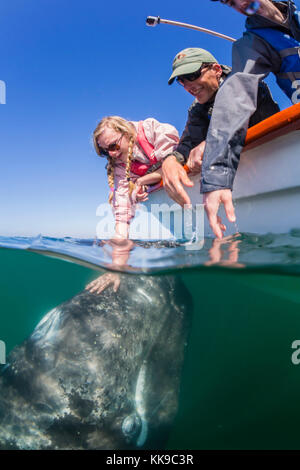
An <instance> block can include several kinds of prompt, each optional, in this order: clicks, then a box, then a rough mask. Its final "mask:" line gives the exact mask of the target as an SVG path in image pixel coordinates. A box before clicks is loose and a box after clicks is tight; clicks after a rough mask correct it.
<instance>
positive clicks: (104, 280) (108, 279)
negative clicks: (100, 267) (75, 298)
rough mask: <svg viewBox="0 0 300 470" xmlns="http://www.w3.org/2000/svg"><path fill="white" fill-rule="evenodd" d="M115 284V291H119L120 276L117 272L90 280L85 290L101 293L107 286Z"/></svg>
mask: <svg viewBox="0 0 300 470" xmlns="http://www.w3.org/2000/svg"><path fill="white" fill-rule="evenodd" d="M111 285H112V286H113V290H114V292H117V290H118V289H119V286H120V276H119V274H117V273H106V274H103V275H102V276H100V277H97V279H95V280H94V281H92V282H90V283H89V284H88V285H87V286H86V288H85V290H88V291H90V292H91V293H92V294H101V292H103V291H104V290H105V289H106V288H107V287H109V286H111Z"/></svg>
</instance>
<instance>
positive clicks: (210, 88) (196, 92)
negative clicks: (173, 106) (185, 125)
mask: <svg viewBox="0 0 300 470" xmlns="http://www.w3.org/2000/svg"><path fill="white" fill-rule="evenodd" d="M221 75H222V68H221V66H220V65H219V64H212V65H210V66H207V67H203V69H202V72H201V75H200V77H199V78H197V79H196V80H193V81H189V80H185V79H184V75H183V76H182V78H183V80H182V81H181V84H182V85H183V87H184V89H185V90H186V91H188V92H189V93H190V94H191V95H193V96H194V97H195V98H196V99H197V101H198V102H199V103H200V104H204V103H207V102H208V101H210V100H211V99H212V97H213V96H214V94H215V93H216V92H217V90H218V88H219V81H220V78H221Z"/></svg>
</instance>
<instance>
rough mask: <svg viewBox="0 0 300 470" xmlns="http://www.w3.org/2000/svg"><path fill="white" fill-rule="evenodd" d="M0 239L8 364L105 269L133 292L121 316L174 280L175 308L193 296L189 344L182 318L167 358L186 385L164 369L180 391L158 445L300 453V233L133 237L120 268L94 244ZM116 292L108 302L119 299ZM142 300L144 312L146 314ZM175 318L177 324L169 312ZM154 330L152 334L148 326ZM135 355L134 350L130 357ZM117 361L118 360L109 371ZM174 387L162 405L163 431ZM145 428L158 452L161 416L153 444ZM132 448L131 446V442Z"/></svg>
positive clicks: (2, 331) (0, 332)
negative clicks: (182, 239)
mask: <svg viewBox="0 0 300 470" xmlns="http://www.w3.org/2000/svg"><path fill="white" fill-rule="evenodd" d="M0 244H1V246H2V247H3V248H1V249H0V298H1V303H0V305H1V323H0V340H2V341H4V342H5V344H6V348H7V351H6V354H7V357H8V362H9V357H10V356H9V353H10V351H13V350H14V348H16V346H17V345H20V344H22V343H23V342H24V341H25V340H26V338H28V337H29V336H30V335H31V334H32V332H33V330H34V329H35V327H36V326H37V324H38V323H39V322H40V321H41V320H42V318H43V317H44V316H45V315H46V314H47V313H48V312H49V311H51V310H52V309H54V308H56V307H57V306H59V305H60V304H62V303H63V302H66V301H68V300H69V299H71V298H73V297H75V298H76V296H77V295H78V294H79V293H80V292H81V291H83V290H84V289H85V286H86V285H87V284H88V283H89V282H91V281H92V280H93V279H95V278H97V277H98V276H99V275H101V274H104V273H107V272H108V271H109V270H111V271H116V270H117V271H123V272H122V274H121V285H120V289H121V290H122V285H123V286H124V285H126V283H128V286H130V287H129V288H131V289H132V290H130V291H129V290H127V293H126V291H125V294H124V295H125V296H126V295H127V298H125V300H124V312H125V313H126V311H127V310H126V309H130V306H128V305H127V303H126V302H127V299H130V298H131V297H132V296H133V293H134V292H135V294H134V295H136V292H138V291H139V289H143V288H144V287H145V285H146V284H147V283H149V288H148V291H147V292H146V291H144V292H142V291H141V295H143V296H144V297H147V296H148V297H149V299H148V300H147V299H146V300H145V302H148V301H149V302H150V304H151V303H152V304H153V309H155V308H158V307H156V305H159V302H163V301H165V302H166V304H165V305H166V306H167V305H168V299H166V300H163V296H164V290H166V289H167V288H168V287H165V286H168V285H170V286H171V287H170V293H169V294H170V298H171V299H172V295H173V297H174V305H175V307H176V306H180V305H184V303H185V299H186V311H188V314H189V315H190V317H191V318H190V321H191V324H190V326H189V328H188V331H187V330H185V332H184V333H182V338H181V339H182V344H181V343H180V328H181V326H180V325H181V324H180V323H178V325H179V326H178V328H179V330H178V331H177V333H176V334H177V336H176V335H175V336H174V335H173V336H174V338H175V339H174V340H172V341H173V343H172V345H173V346H172V348H173V349H172V354H176V351H175V349H174V347H175V346H176V341H177V342H178V344H179V343H180V345H179V349H180V351H181V352H182V351H183V349H182V348H183V343H184V352H183V360H182V364H181V363H180V364H178V365H177V366H178V367H177V366H176V367H177V368H176V367H175V365H174V364H175V362H176V360H175V359H176V358H175V356H172V354H171V353H170V354H167V355H166V356H165V360H166V368H169V369H170V370H171V371H172V367H174V374H177V375H178V376H180V380H179V382H178V383H177V382H176V381H175V382H176V383H175V382H174V383H173V382H172V380H171V379H172V376H171V375H170V376H168V380H169V381H170V390H169V391H168V393H171V392H172V391H173V392H174V388H178V391H177V392H178V393H177V392H176V390H175V392H176V393H175V395H176V396H175V398H174V397H172V400H175V399H176V397H177V398H178V402H177V404H176V408H178V409H177V413H176V414H175V415H174V417H173V414H172V413H173V411H172V412H170V416H171V415H172V424H171V426H169V427H168V433H167V440H164V444H163V448H166V449H299V448H300V443H299V442H300V441H299V436H298V433H299V431H298V420H299V419H300V402H299V398H298V397H299V391H300V364H299V365H298V361H295V357H296V356H295V352H296V349H295V346H294V347H292V345H293V343H294V341H296V340H299V344H300V277H299V273H300V231H299V230H294V231H292V232H291V233H289V234H283V235H272V234H269V235H265V236H256V235H251V234H239V235H237V236H235V237H231V238H230V239H228V240H226V241H225V242H222V243H218V242H214V241H212V240H207V241H206V242H205V245H204V247H203V248H202V250H199V251H188V250H185V248H184V247H183V246H178V245H176V244H173V245H171V246H170V245H168V244H163V243H158V244H151V243H150V244H143V243H137V244H136V246H134V247H133V248H131V251H130V256H129V259H128V261H127V263H126V266H125V267H123V268H120V267H118V266H116V265H115V264H111V260H110V252H109V249H110V247H109V246H108V245H106V246H105V245H102V246H101V245H99V244H98V245H94V244H93V242H92V241H84V240H73V239H60V240H56V239H49V238H43V237H39V238H36V239H25V238H17V237H15V238H4V237H2V238H1V239H0ZM33 251H35V252H33ZM43 254H48V255H49V254H50V255H52V257H49V256H43ZM60 256H63V257H64V258H65V259H59V257H60ZM70 261H71V262H70ZM166 282H169V283H170V284H165V283H166ZM151 283H152V284H151ZM132 286H133V287H132ZM151 286H153V287H151ZM172 286H173V287H174V286H175V287H174V289H173V287H172ZM160 287H161V291H160V290H159V289H160ZM129 288H128V289H129ZM168 289H169V288H168ZM172 289H173V290H174V292H173V291H172ZM176 289H177V290H178V289H179V290H180V292H176ZM110 292H111V293H110V294H109V295H110V296H112V297H113V296H114V295H117V294H115V293H113V291H112V290H111V291H110ZM172 292H173V293H172ZM181 294H182V295H181ZM101 295H102V294H100V295H99V298H101ZM180 296H181V297H180ZM112 297H111V298H112ZM177 297H178V298H177ZM160 299H162V300H160ZM137 302H138V301H137ZM155 302H158V303H157V304H156V303H155ZM119 305H120V306H121V307H122V303H120V304H119ZM137 305H138V304H137ZM145 305H146V303H143V307H141V310H140V312H139V315H140V316H142V315H146V313H145V312H146V310H144V309H145V308H146V307H145ZM147 305H148V304H147ZM137 308H138V307H137ZM163 308H164V309H166V308H167V307H163ZM121 310H122V308H121ZM150 311H151V310H150ZM124 312H120V315H122V314H124ZM179 317H180V312H179ZM179 317H178V318H179ZM168 318H170V325H172V321H171V320H172V309H171V310H170V316H169V317H168ZM174 318H175V317H174ZM176 321H177V320H176ZM151 322H152V323H153V321H152V320H151ZM174 322H175V319H174ZM135 325H137V324H136V323H135ZM134 328H135V327H133V329H134ZM136 328H140V326H136ZM147 328H148V330H147V332H148V333H149V335H150V328H151V326H148V327H147ZM153 328H154V323H153ZM168 328H169V327H168ZM182 328H183V327H182ZM128 331H129V329H128ZM161 331H163V334H164V335H165V342H166V343H167V342H168V336H169V333H168V329H167V330H166V329H165V330H163V327H162V330H161ZM147 332H146V333H147ZM133 333H134V332H133ZM148 333H147V334H148ZM170 335H171V333H170ZM184 335H186V336H184ZM133 337H134V335H133ZM172 338H173V337H172ZM176 338H177V339H176ZM133 341H134V339H133ZM137 342H138V337H137ZM174 345H175V346H174ZM147 347H148V346H147ZM166 348H167V345H166ZM298 348H299V346H298ZM174 351H175V352H174ZM181 352H180V354H181ZM147 354H148V353H147ZM293 354H294V356H293ZM173 357H174V359H173ZM293 357H294V359H293ZM296 358H297V357H296ZM133 360H134V359H133V356H132V355H131V356H130V355H129V353H128V356H127V357H126V361H128V364H129V362H130V361H133ZM126 361H125V362H124V364H125V366H126ZM114 364H115V362H114V360H113V358H112V360H111V364H110V366H111V375H113V374H114V373H115V372H114ZM154 364H155V360H154ZM125 366H124V367H125ZM126 367H127V366H126ZM141 370H142V369H141ZM154 371H155V369H154ZM151 374H152V375H150V378H148V377H147V375H146V379H145V380H146V381H147V380H155V372H154V373H153V372H151ZM140 375H141V373H140V374H139V377H140ZM61 378H62V380H64V377H61ZM117 379H118V377H117ZM138 380H140V379H138ZM138 383H139V384H140V382H138ZM141 383H142V382H141ZM156 386H157V385H156ZM164 386H165V387H167V386H168V384H165V385H164ZM143 387H146V385H145V384H143V386H142V390H143ZM137 388H138V386H137ZM1 391H2V392H3V388H2V389H1V387H0V393H1ZM22 393H23V392H22ZM135 393H136V397H137V392H135ZM168 393H167V394H165V395H164V399H163V400H162V401H161V402H160V403H159V407H160V409H161V412H160V415H159V416H160V419H161V423H162V428H163V432H164V422H163V420H164V419H165V416H164V414H163V412H164V411H165V412H166V410H167V409H168V396H169V395H168ZM133 394H134V391H133ZM0 400H1V397H0ZM132 400H133V399H132ZM135 400H136V409H137V414H140V415H141V416H142V415H143V413H144V411H143V410H142V406H141V404H140V402H139V401H138V400H137V398H135ZM152 401H153V403H154V399H153V400H152ZM151 403H152V402H151ZM174 406H175V405H174ZM174 406H173V408H174ZM173 408H172V410H173ZM0 411H1V405H0ZM147 413H148V414H147ZM149 413H150V414H149ZM151 413H152V414H154V413H156V409H155V406H152V410H151V411H150V412H149V411H148V410H146V412H145V420H147V416H150V415H151ZM6 419H7V418H6ZM84 419H85V418H84ZM170 419H171V418H170ZM0 421H1V412H0ZM142 421H143V419H142ZM150 421H151V420H150ZM5 423H7V421H5V422H4V425H3V422H2V424H1V427H2V428H5V426H6V424H5ZM124 423H126V424H128V420H127V421H125V420H123V424H122V425H121V427H122V430H123V432H124ZM145 426H146V425H145ZM145 426H144V427H143V423H142V424H141V432H140V433H138V435H139V438H141V435H142V434H143V435H144V437H145V442H143V443H142V444H141V445H142V448H147V445H149V446H150V448H151V446H152V445H153V447H155V448H157V447H158V446H159V442H160V441H159V433H160V432H161V430H160V422H159V423H158V424H157V423H156V424H155V426H156V427H155V428H154V430H155V433H156V434H157V435H156V438H157V439H156V443H155V444H151V443H150V444H148V442H147V436H148V434H147V432H148V431H149V429H150V428H149V429H148V431H147V428H146V427H145ZM150 427H151V426H150ZM146 431H147V432H146ZM149 432H150V431H149ZM0 442H1V435H0ZM149 442H152V441H149ZM130 445H132V446H133V447H135V445H136V441H135V442H134V443H132V442H131V444H130ZM137 445H139V444H137Z"/></svg>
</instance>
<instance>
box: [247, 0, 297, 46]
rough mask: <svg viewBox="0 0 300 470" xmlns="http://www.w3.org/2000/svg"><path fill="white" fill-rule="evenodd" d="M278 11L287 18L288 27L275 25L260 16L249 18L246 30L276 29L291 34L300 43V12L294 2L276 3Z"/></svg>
mask: <svg viewBox="0 0 300 470" xmlns="http://www.w3.org/2000/svg"><path fill="white" fill-rule="evenodd" d="M272 3H274V4H276V7H277V8H278V10H280V11H281V13H283V15H284V16H285V17H286V26H281V25H279V24H277V23H274V22H273V21H271V20H268V19H267V18H264V17H262V16H260V15H253V16H249V17H248V18H247V20H246V25H245V26H246V29H252V28H274V29H278V30H279V31H282V32H283V33H287V32H288V34H290V35H291V36H292V37H293V38H295V39H296V40H297V41H300V23H299V21H300V20H299V11H297V8H296V6H295V4H294V2H293V1H292V0H288V1H283V2H282V1H276V0H275V1H274V0H273V2H272Z"/></svg>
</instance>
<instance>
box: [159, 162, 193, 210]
mask: <svg viewBox="0 0 300 470" xmlns="http://www.w3.org/2000/svg"><path fill="white" fill-rule="evenodd" d="M162 178H163V182H164V188H165V190H166V191H167V193H168V195H169V196H170V198H172V199H173V200H174V201H175V202H177V203H178V204H180V205H181V206H182V207H183V206H184V204H191V200H190V198H189V196H188V195H187V193H186V191H185V190H184V187H183V185H185V186H188V187H189V188H191V187H192V186H194V183H193V182H192V181H191V180H190V179H189V177H188V176H187V174H186V171H185V169H184V168H183V166H182V165H180V163H178V161H177V160H176V157H175V156H173V155H170V156H169V157H168V158H166V159H165V160H164V162H163V164H162Z"/></svg>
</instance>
